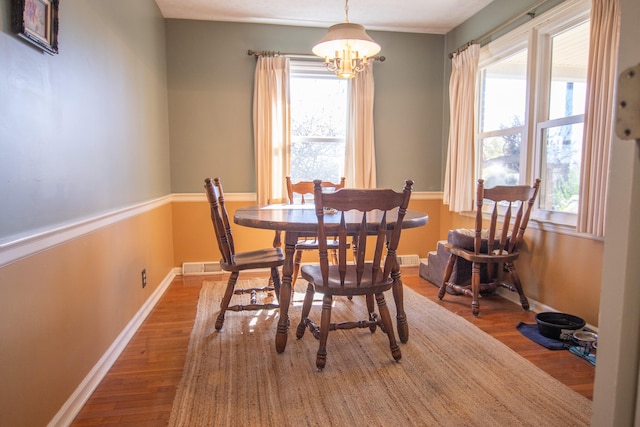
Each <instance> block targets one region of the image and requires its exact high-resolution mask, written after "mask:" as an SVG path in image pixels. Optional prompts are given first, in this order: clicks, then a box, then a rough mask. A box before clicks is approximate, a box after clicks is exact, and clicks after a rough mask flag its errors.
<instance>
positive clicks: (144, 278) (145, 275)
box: [142, 268, 147, 289]
mask: <svg viewBox="0 0 640 427" xmlns="http://www.w3.org/2000/svg"><path fill="white" fill-rule="evenodd" d="M145 286H147V269H146V268H143V269H142V288H143V289H144V287H145Z"/></svg>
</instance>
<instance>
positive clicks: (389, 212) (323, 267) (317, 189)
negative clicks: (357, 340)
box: [296, 180, 413, 370]
mask: <svg viewBox="0 0 640 427" xmlns="http://www.w3.org/2000/svg"><path fill="white" fill-rule="evenodd" d="M412 186H413V181H410V180H407V181H405V185H404V189H403V191H402V192H395V191H393V190H390V189H367V190H360V189H350V188H345V189H342V190H338V191H336V192H335V193H324V192H323V191H322V186H321V181H314V203H315V211H316V216H317V218H318V253H319V257H320V265H303V266H302V277H303V278H304V279H305V280H307V282H309V284H308V288H307V293H306V295H305V299H304V303H303V305H302V314H301V316H302V317H301V320H300V324H299V325H298V327H297V330H296V336H297V337H298V338H299V339H300V338H302V337H303V335H304V332H305V329H307V328H308V329H309V330H310V331H311V333H312V334H313V336H314V337H315V338H316V339H318V340H319V341H320V345H319V348H318V353H317V356H316V367H317V368H318V369H319V370H322V369H323V368H324V367H325V365H326V361H327V339H328V336H329V331H333V330H336V329H353V328H369V329H370V330H371V331H372V332H374V331H375V330H376V328H377V327H380V329H381V330H382V331H384V332H385V333H386V334H387V336H388V338H389V347H390V349H391V355H392V357H393V358H394V359H395V360H396V361H398V360H400V358H401V357H402V355H401V352H400V346H399V345H398V343H397V341H396V337H395V333H394V331H393V324H392V321H391V315H390V313H389V308H388V307H387V303H386V301H385V297H384V292H385V291H387V290H389V289H391V288H392V287H394V286H402V282H401V281H400V271H399V266H398V261H397V259H396V250H397V248H398V243H399V242H400V232H401V231H402V221H403V219H404V216H405V214H406V211H407V206H408V205H409V199H410V197H411V188H412ZM325 208H329V209H332V210H335V212H333V211H331V212H325ZM346 215H356V218H357V220H356V221H355V223H356V224H358V225H357V226H355V227H354V228H352V229H347V226H346V221H345V216H346ZM333 235H337V244H338V251H337V253H338V263H337V264H333V265H330V264H329V259H328V249H329V246H328V244H327V237H328V236H333ZM352 235H355V236H357V238H358V246H357V249H356V259H355V263H354V262H347V252H348V251H347V249H348V243H349V240H348V239H349V236H352ZM369 235H371V236H372V238H371V243H374V249H373V258H372V259H369V260H367V259H365V254H366V252H367V243H368V241H367V236H369ZM315 292H320V293H322V294H323V300H322V314H321V318H320V325H319V326H317V325H316V324H315V323H314V322H313V321H312V320H311V319H310V318H309V313H310V311H311V306H312V303H313V297H314V294H315ZM354 295H364V296H365V297H366V305H367V311H368V312H369V316H368V319H366V320H362V321H353V322H342V323H332V322H331V305H332V302H333V297H334V296H347V297H350V296H354ZM374 298H375V301H376V302H377V305H378V311H379V313H375V304H374Z"/></svg>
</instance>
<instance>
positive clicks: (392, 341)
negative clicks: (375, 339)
mask: <svg viewBox="0 0 640 427" xmlns="http://www.w3.org/2000/svg"><path fill="white" fill-rule="evenodd" d="M376 302H377V303H378V310H379V311H380V318H381V319H382V325H383V326H384V329H385V332H386V333H387V337H388V338H389V349H390V350H391V356H392V357H393V360H395V361H396V362H397V361H399V360H400V359H401V358H402V353H401V352H400V346H399V345H398V342H397V341H396V335H395V334H394V332H393V323H392V322H391V314H390V313H389V307H387V302H386V301H385V299H384V294H383V293H382V292H380V293H378V294H376Z"/></svg>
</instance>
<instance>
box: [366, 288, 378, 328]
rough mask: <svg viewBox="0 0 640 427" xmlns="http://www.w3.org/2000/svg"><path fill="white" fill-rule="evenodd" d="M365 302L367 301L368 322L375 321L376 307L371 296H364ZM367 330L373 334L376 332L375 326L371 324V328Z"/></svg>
mask: <svg viewBox="0 0 640 427" xmlns="http://www.w3.org/2000/svg"><path fill="white" fill-rule="evenodd" d="M365 298H366V301H367V312H368V313H369V320H373V321H375V320H376V306H375V301H374V299H373V295H365ZM369 330H370V331H371V333H374V332H375V331H376V324H375V323H373V324H371V326H369Z"/></svg>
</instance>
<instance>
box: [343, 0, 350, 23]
mask: <svg viewBox="0 0 640 427" xmlns="http://www.w3.org/2000/svg"><path fill="white" fill-rule="evenodd" d="M344 22H347V23H348V22H349V0H345V2H344Z"/></svg>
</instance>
